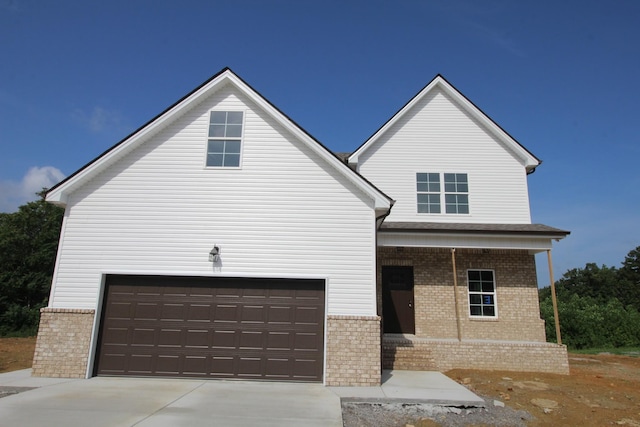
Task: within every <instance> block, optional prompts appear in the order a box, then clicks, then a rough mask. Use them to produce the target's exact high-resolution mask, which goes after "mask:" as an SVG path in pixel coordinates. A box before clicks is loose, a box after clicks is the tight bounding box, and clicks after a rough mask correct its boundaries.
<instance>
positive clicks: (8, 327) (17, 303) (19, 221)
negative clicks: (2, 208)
mask: <svg viewBox="0 0 640 427" xmlns="http://www.w3.org/2000/svg"><path fill="white" fill-rule="evenodd" d="M38 195H39V196H40V199H39V200H37V201H34V202H29V203H27V204H25V205H23V206H20V207H19V208H18V211H17V212H15V213H0V335H8V334H17V335H27V334H34V333H35V332H36V330H37V327H38V321H39V316H40V308H41V307H44V306H46V304H47V298H48V296H49V290H50V287H51V278H52V276H53V269H54V265H55V258H56V252H57V247H58V238H59V236H60V228H61V224H62V217H63V214H64V209H62V208H60V207H57V206H54V205H52V204H50V203H47V202H45V201H44V196H45V190H43V191H42V192H40V193H38Z"/></svg>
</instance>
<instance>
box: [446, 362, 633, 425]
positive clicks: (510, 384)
mask: <svg viewBox="0 0 640 427" xmlns="http://www.w3.org/2000/svg"><path fill="white" fill-rule="evenodd" d="M569 366H570V370H571V374H570V375H568V376H565V375H551V374H528V373H515V372H497V371H489V372H487V371H472V370H462V369H456V370H453V371H449V372H447V373H446V374H447V375H448V376H449V377H450V378H453V379H454V380H456V381H458V382H460V383H461V384H464V385H465V386H467V387H468V388H470V389H471V390H472V391H474V392H477V393H478V394H480V395H483V396H485V397H492V398H494V399H496V400H499V401H501V402H504V403H505V404H506V405H507V406H509V407H511V408H513V409H516V410H525V411H527V412H528V413H530V414H531V415H533V416H534V417H535V420H531V421H529V422H528V423H527V425H528V426H608V425H626V426H635V427H640V358H638V357H630V356H616V355H606V354H599V355H582V354H569ZM545 407H546V409H545Z"/></svg>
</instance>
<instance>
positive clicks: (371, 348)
mask: <svg viewBox="0 0 640 427" xmlns="http://www.w3.org/2000/svg"><path fill="white" fill-rule="evenodd" d="M381 371H382V370H381V366H380V317H378V316H335V315H329V316H327V361H326V371H325V384H326V385H328V386H374V385H379V384H380V381H381Z"/></svg>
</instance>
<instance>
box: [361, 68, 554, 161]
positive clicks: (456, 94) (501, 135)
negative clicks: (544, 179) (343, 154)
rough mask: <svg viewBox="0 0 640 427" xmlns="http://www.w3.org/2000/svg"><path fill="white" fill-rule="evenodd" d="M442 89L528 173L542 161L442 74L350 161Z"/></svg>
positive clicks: (393, 117) (382, 127)
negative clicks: (431, 93)
mask: <svg viewBox="0 0 640 427" xmlns="http://www.w3.org/2000/svg"><path fill="white" fill-rule="evenodd" d="M437 89H440V90H442V91H443V92H445V93H446V94H447V95H449V96H450V97H451V98H453V99H454V100H455V101H456V102H457V103H458V105H460V106H462V108H464V109H465V111H466V112H468V113H469V114H470V115H471V116H472V117H473V118H475V119H476V120H478V121H479V122H480V123H481V124H482V125H483V126H484V127H485V128H486V129H487V130H488V131H489V132H491V133H492V134H493V135H495V136H496V137H497V138H498V139H499V140H500V141H502V142H503V143H504V144H505V145H506V146H507V147H508V148H509V149H510V150H511V151H512V152H513V153H514V154H515V155H516V156H517V157H519V158H520V159H522V161H523V163H524V165H525V168H526V170H527V173H532V172H533V171H534V170H535V168H536V167H537V166H538V165H540V163H542V161H541V160H540V159H538V158H537V157H536V156H534V155H533V153H531V152H530V151H529V150H527V149H526V148H525V147H524V146H523V145H522V144H520V143H519V142H518V141H516V140H515V138H513V137H512V136H511V135H509V134H508V133H507V132H506V131H505V130H504V129H502V127H500V125H498V124H497V123H496V122H494V121H493V120H492V119H491V118H490V117H489V116H487V115H486V114H485V113H484V112H483V111H482V110H481V109H480V108H478V107H477V106H476V105H475V104H474V103H473V102H471V100H469V99H468V98H467V97H466V96H464V95H463V94H462V93H461V92H460V91H459V90H458V89H456V88H455V87H454V86H453V85H452V84H451V83H449V82H448V81H447V80H446V79H445V78H444V77H443V76H442V75H440V74H438V75H436V76H435V77H434V78H433V80H431V82H429V84H427V85H426V86H425V87H424V88H422V90H421V91H420V92H418V93H417V94H416V95H415V96H414V97H413V98H411V99H410V100H409V102H407V103H406V104H405V105H404V106H403V107H402V108H401V109H400V110H398V112H397V113H395V114H394V115H393V116H392V117H391V118H390V119H389V120H388V121H387V122H386V123H385V124H383V125H382V126H381V127H380V128H379V129H378V130H377V131H376V132H375V133H374V134H373V135H371V136H370V137H369V139H367V140H366V141H365V142H364V143H363V144H362V145H361V146H360V147H358V148H357V149H356V150H355V151H354V152H353V153H352V154H351V155H350V156H349V163H350V164H357V163H358V159H359V157H360V155H362V153H364V152H365V151H367V149H369V147H371V146H372V145H373V144H375V142H376V141H377V140H378V139H379V138H380V137H381V136H382V135H383V134H384V133H385V132H387V130H389V129H390V128H391V127H392V126H393V125H394V124H395V123H397V122H398V121H399V120H400V119H401V118H402V117H403V116H404V115H405V114H407V112H408V111H410V110H411V109H412V108H413V107H414V106H415V105H416V104H417V103H418V102H419V101H420V100H421V99H422V98H424V97H425V96H426V95H427V94H428V93H430V92H432V91H434V90H437Z"/></svg>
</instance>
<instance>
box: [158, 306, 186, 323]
mask: <svg viewBox="0 0 640 427" xmlns="http://www.w3.org/2000/svg"><path fill="white" fill-rule="evenodd" d="M186 310H187V306H186V305H185V304H172V303H164V304H163V305H162V308H161V310H160V319H161V320H162V321H164V322H170V321H182V319H184V318H185V317H186V315H187V314H186Z"/></svg>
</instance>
